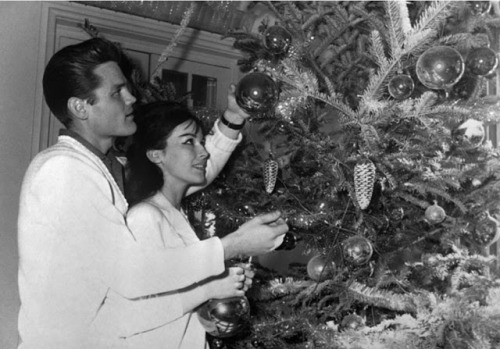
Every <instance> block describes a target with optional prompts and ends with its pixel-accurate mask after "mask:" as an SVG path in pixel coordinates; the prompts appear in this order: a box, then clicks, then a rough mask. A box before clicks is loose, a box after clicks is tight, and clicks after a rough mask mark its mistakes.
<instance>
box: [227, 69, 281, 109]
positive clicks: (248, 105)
mask: <svg viewBox="0 0 500 349" xmlns="http://www.w3.org/2000/svg"><path fill="white" fill-rule="evenodd" d="M278 94H279V91H278V87H277V85H276V83H275V82H274V80H273V79H272V78H271V77H270V76H269V75H267V74H264V73H260V72H254V73H250V74H247V75H245V76H244V77H243V78H242V79H241V80H240V81H239V82H238V85H237V86H236V93H235V97H236V103H238V105H239V106H240V108H242V109H244V110H245V111H247V112H248V113H249V114H258V113H264V112H267V111H269V110H272V109H273V108H274V106H275V105H276V102H277V101H278Z"/></svg>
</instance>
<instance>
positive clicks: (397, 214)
mask: <svg viewBox="0 0 500 349" xmlns="http://www.w3.org/2000/svg"><path fill="white" fill-rule="evenodd" d="M404 215H405V211H404V209H403V208H402V207H398V208H395V209H393V210H391V212H389V218H390V219H391V220H393V221H400V220H402V219H403V217H404Z"/></svg>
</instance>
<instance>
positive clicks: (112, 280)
mask: <svg viewBox="0 0 500 349" xmlns="http://www.w3.org/2000/svg"><path fill="white" fill-rule="evenodd" d="M124 59H125V57H124V55H123V53H122V52H121V51H120V50H119V49H118V48H117V46H116V45H114V44H113V43H111V42H109V41H107V40H104V39H100V38H95V39H91V40H88V41H85V42H83V43H80V44H77V45H72V46H68V47H66V48H63V49H62V50H60V51H59V52H57V53H56V54H55V55H54V56H53V57H52V58H51V60H50V61H49V63H48V65H47V67H46V69H45V73H44V77H43V88H44V95H45V100H46V102H47V104H48V106H49V108H50V109H51V111H52V113H53V114H54V115H55V116H56V117H57V118H58V119H59V120H60V121H61V122H62V123H63V125H64V126H65V127H66V130H63V132H62V133H61V135H60V136H59V139H58V142H57V144H56V145H54V146H52V147H50V148H49V149H47V150H45V151H43V152H41V153H40V154H38V155H37V156H36V157H35V158H34V159H33V161H32V163H31V164H30V166H29V168H28V170H27V172H26V175H25V178H24V182H23V186H22V190H21V198H20V210H19V219H18V234H19V238H18V239H19V256H20V260H19V290H20V297H21V309H20V313H19V333H20V337H21V344H20V348H23V349H30V348H37V349H42V348H47V349H57V348H64V349H71V348H89V349H90V348H110V347H111V345H110V344H109V343H105V342H104V339H105V338H106V329H105V328H104V329H103V328H98V327H99V326H102V321H99V319H100V312H99V310H100V309H101V307H104V306H105V303H106V300H107V294H108V293H110V292H112V293H113V294H114V295H116V294H118V295H121V297H123V299H131V300H132V299H141V298H142V297H147V296H148V295H151V294H158V293H161V292H168V291H169V290H171V289H172V287H175V288H178V287H179V282H184V283H185V285H186V286H188V285H190V284H193V283H194V282H196V281H198V280H202V279H204V278H207V277H211V276H215V275H219V274H221V273H222V272H223V271H224V260H225V259H230V258H234V257H235V256H238V255H258V254H263V253H266V252H269V251H271V250H273V248H274V247H275V246H276V245H277V244H279V241H280V239H281V238H282V237H283V234H285V233H286V231H287V230H288V227H287V225H286V224H285V222H284V221H283V219H281V218H280V215H279V212H273V213H269V214H265V215H262V216H259V217H256V218H254V219H252V220H250V221H249V222H247V223H245V224H244V225H242V226H241V227H240V228H239V229H238V230H237V231H235V232H234V233H232V234H229V235H227V236H226V237H224V238H222V239H219V238H211V239H207V240H204V241H201V242H199V243H196V244H194V245H190V246H189V247H186V248H183V249H175V250H169V251H167V252H165V251H162V250H156V249H147V250H146V249H143V248H140V247H139V246H138V245H137V244H136V243H135V241H134V238H133V235H132V234H131V233H130V231H129V230H128V227H127V224H126V221H125V215H126V211H127V208H128V204H127V202H126V200H125V198H124V196H123V191H122V188H120V182H121V180H120V175H119V173H120V166H119V164H118V163H117V161H116V159H115V158H113V157H112V156H111V155H110V152H109V150H110V149H111V147H112V144H113V142H114V140H115V138H116V137H121V136H129V135H131V134H133V133H134V132H135V130H136V125H135V123H134V120H133V118H134V117H133V108H132V107H133V104H134V103H135V102H136V99H135V97H134V96H133V95H132V94H131V93H130V91H129V89H128V82H127V79H126V78H125V76H124V74H123V71H122V67H125V66H124V65H123V64H124V62H126V61H124ZM228 101H229V105H228V110H226V111H225V113H224V116H223V117H222V119H221V121H220V122H217V127H216V130H215V133H214V135H213V137H211V139H207V141H208V142H207V149H209V145H208V143H211V145H210V147H211V148H210V149H212V150H213V153H212V154H211V155H212V156H213V157H214V158H217V157H224V156H225V157H229V155H230V153H231V151H232V149H234V146H235V143H237V142H238V141H239V139H241V136H240V135H239V132H238V128H241V125H242V124H243V123H244V121H245V119H246V118H247V117H248V115H247V114H246V113H244V112H243V111H242V110H241V109H239V108H238V107H237V106H236V104H235V101H234V95H233V94H230V96H229V97H228ZM231 143H233V144H232V145H231ZM212 150H211V151H212ZM214 154H215V155H214ZM207 171H209V170H207ZM217 171H218V169H215V170H214V169H212V170H211V175H210V176H211V177H212V178H213V176H214V175H215V174H216V172H217ZM207 176H208V175H207ZM192 255H197V256H199V257H200V258H197V259H195V260H193V259H192V258H190V260H184V259H185V258H186V256H192ZM183 258H184V259H183ZM173 263H175V264H176V265H179V264H182V265H184V266H185V267H186V274H185V275H184V278H183V280H179V279H178V278H177V279H176V280H175V282H174V280H172V275H170V274H169V265H171V264H173ZM173 284H174V285H173ZM134 306H144V307H151V311H152V317H154V316H161V314H162V313H167V312H169V311H175V309H172V303H167V304H164V305H162V304H158V303H153V302H141V303H134ZM162 306H163V307H164V308H162ZM125 313H127V312H125ZM129 313H130V314H133V311H131V312H129ZM153 313H154V314H153ZM96 324H99V325H96ZM103 338H104V339H103Z"/></svg>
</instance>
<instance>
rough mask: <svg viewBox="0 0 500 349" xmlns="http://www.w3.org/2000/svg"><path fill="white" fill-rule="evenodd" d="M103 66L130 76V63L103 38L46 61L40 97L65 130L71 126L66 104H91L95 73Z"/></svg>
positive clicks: (117, 48)
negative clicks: (84, 101) (71, 101)
mask: <svg viewBox="0 0 500 349" xmlns="http://www.w3.org/2000/svg"><path fill="white" fill-rule="evenodd" d="M106 62H116V63H117V64H118V66H119V67H120V69H121V70H122V72H123V74H124V75H125V76H126V77H129V76H130V72H131V69H132V63H131V61H130V60H129V59H128V57H126V56H125V54H124V53H123V51H122V50H121V49H120V47H119V46H118V45H117V44H115V43H113V42H111V41H108V40H106V39H102V38H93V39H90V40H86V41H84V42H81V43H79V44H76V45H70V46H66V47H64V48H63V49H61V50H60V51H58V52H56V53H55V54H54V56H52V58H51V59H50V60H49V63H48V64H47V67H45V72H44V74H43V94H44V96H45V101H46V102H47V105H48V106H49V108H50V110H51V111H52V113H53V114H54V115H55V116H56V118H57V119H58V120H59V121H60V122H61V123H62V124H63V125H64V126H66V127H67V128H68V127H69V126H70V125H71V115H70V113H69V111H68V108H67V103H68V100H69V99H70V98H71V97H78V98H81V99H89V100H90V103H93V100H94V99H95V95H94V91H95V89H97V88H98V87H99V86H100V84H101V81H100V78H99V76H98V75H96V74H95V73H94V71H95V69H96V67H97V66H98V65H101V64H103V63H106Z"/></svg>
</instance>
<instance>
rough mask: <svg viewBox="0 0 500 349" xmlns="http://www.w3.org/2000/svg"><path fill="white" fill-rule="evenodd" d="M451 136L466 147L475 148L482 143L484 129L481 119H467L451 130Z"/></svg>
mask: <svg viewBox="0 0 500 349" xmlns="http://www.w3.org/2000/svg"><path fill="white" fill-rule="evenodd" d="M453 137H454V138H455V140H457V141H458V142H459V143H460V144H461V145H462V146H464V147H466V148H470V147H472V148H477V147H479V146H480V145H481V144H482V143H483V141H484V138H485V137H486V131H485V129H484V126H483V123H482V122H481V121H478V120H475V119H467V120H466V121H465V122H463V123H462V124H460V126H458V128H457V129H456V130H455V131H454V132H453Z"/></svg>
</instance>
